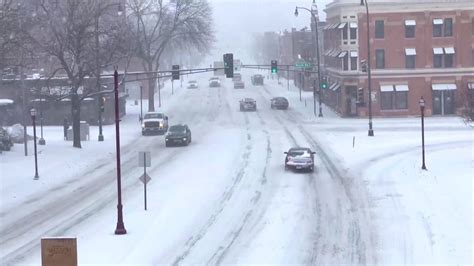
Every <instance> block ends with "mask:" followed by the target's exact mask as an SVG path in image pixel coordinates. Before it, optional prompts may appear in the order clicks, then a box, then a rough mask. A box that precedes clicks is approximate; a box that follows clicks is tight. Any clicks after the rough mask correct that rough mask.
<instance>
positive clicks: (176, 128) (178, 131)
mask: <svg viewBox="0 0 474 266" xmlns="http://www.w3.org/2000/svg"><path fill="white" fill-rule="evenodd" d="M189 143H191V130H190V129H189V127H188V125H182V124H179V125H173V126H171V127H170V128H169V130H168V133H166V137H165V144H166V147H169V146H171V145H184V146H188V145H189Z"/></svg>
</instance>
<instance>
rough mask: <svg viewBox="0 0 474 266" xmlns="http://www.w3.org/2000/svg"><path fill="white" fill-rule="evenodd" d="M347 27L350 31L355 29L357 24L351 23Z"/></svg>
mask: <svg viewBox="0 0 474 266" xmlns="http://www.w3.org/2000/svg"><path fill="white" fill-rule="evenodd" d="M349 27H351V29H357V22H351V23H350V24H349Z"/></svg>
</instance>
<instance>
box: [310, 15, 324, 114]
mask: <svg viewBox="0 0 474 266" xmlns="http://www.w3.org/2000/svg"><path fill="white" fill-rule="evenodd" d="M311 16H312V17H313V19H314V27H315V29H314V30H315V31H316V59H317V60H318V92H319V115H318V116H319V117H323V107H322V100H321V93H322V91H321V60H320V57H319V32H318V20H317V19H316V17H315V16H314V14H313V12H311ZM314 90H316V87H313V98H314V99H313V100H314V115H316V92H315V91H314Z"/></svg>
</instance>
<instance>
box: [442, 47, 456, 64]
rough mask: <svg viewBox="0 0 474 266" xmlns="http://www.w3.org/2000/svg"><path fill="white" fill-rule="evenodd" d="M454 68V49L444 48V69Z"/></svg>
mask: <svg viewBox="0 0 474 266" xmlns="http://www.w3.org/2000/svg"><path fill="white" fill-rule="evenodd" d="M453 66H454V47H446V48H444V67H453Z"/></svg>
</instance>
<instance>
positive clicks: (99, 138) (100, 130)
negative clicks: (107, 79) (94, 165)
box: [95, 14, 105, 141]
mask: <svg viewBox="0 0 474 266" xmlns="http://www.w3.org/2000/svg"><path fill="white" fill-rule="evenodd" d="M95 51H96V53H95V67H96V77H97V81H96V87H97V92H100V62H99V14H96V16H95ZM97 99H98V101H97V102H98V105H99V106H98V107H99V108H98V111H99V136H98V138H97V139H98V141H104V135H102V105H103V104H104V102H103V101H102V96H101V95H100V93H99V94H98V98H97ZM104 108H105V106H104Z"/></svg>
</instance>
